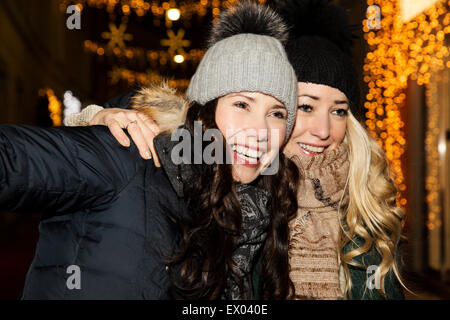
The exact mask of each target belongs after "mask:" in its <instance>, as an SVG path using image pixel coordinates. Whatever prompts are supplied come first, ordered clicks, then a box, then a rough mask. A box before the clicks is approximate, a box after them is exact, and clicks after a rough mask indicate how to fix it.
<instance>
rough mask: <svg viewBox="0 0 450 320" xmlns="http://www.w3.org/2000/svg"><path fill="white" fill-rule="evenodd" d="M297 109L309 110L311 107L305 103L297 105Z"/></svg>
mask: <svg viewBox="0 0 450 320" xmlns="http://www.w3.org/2000/svg"><path fill="white" fill-rule="evenodd" d="M298 110H301V111H303V112H308V113H309V112H311V111H312V107H311V106H310V105H307V104H302V105H300V106H298Z"/></svg>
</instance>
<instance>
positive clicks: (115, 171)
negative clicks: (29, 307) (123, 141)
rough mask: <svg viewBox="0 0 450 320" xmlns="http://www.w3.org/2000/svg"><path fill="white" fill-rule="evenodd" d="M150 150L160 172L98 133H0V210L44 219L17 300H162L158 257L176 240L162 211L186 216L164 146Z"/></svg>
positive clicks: (4, 129)
mask: <svg viewBox="0 0 450 320" xmlns="http://www.w3.org/2000/svg"><path fill="white" fill-rule="evenodd" d="M155 143H156V147H157V149H158V150H159V151H162V152H161V157H160V158H161V161H163V163H164V165H165V169H161V168H156V167H155V166H154V165H153V162H152V161H144V160H143V159H141V157H140V156H139V153H138V151H137V150H136V148H135V146H134V145H132V146H131V147H130V148H122V147H120V146H119V144H118V143H117V142H116V141H115V139H114V138H113V136H112V135H111V134H110V133H109V131H108V129H107V128H106V127H98V126H96V127H84V128H52V129H42V128H33V127H26V126H10V125H3V126H0V207H1V208H2V209H6V210H10V211H31V212H36V211H43V212H46V216H45V217H44V219H43V220H42V222H41V223H40V226H39V231H40V237H39V241H38V244H37V249H36V254H35V257H34V260H33V262H32V265H31V267H30V269H29V271H28V274H27V278H26V283H25V288H24V291H23V298H24V299H167V298H169V297H168V293H167V288H168V286H169V278H168V274H167V271H166V266H165V260H164V259H163V257H162V256H161V255H160V254H162V255H167V256H171V255H172V254H173V252H174V250H176V248H177V245H176V244H177V243H179V239H178V233H177V232H176V231H175V226H174V224H173V222H172V221H171V220H170V219H169V218H168V217H167V215H166V214H165V212H167V210H169V211H170V212H171V213H172V214H175V215H179V216H180V217H181V216H185V214H186V212H185V207H184V202H183V199H182V192H181V191H182V185H180V182H178V180H177V178H176V176H174V173H175V172H176V171H177V170H175V168H170V166H173V165H171V162H170V161H166V157H165V156H164V154H168V152H167V151H168V148H170V145H171V141H170V138H169V137H167V136H161V137H160V138H158V139H157V140H156V141H155ZM169 177H170V178H169ZM171 181H172V182H171ZM174 184H175V185H174ZM180 190H181V191H180ZM177 192H178V194H177ZM158 251H159V252H158ZM69 266H77V267H79V270H80V276H81V277H80V284H81V288H80V289H77V288H72V289H70V287H71V286H70V285H69V286H68V285H67V280H68V279H69V277H70V276H72V275H74V274H75V273H74V271H73V269H70V268H69ZM68 268H69V269H68ZM72 280H73V278H71V279H69V282H72ZM72 283H76V282H72ZM72 287H73V286H72Z"/></svg>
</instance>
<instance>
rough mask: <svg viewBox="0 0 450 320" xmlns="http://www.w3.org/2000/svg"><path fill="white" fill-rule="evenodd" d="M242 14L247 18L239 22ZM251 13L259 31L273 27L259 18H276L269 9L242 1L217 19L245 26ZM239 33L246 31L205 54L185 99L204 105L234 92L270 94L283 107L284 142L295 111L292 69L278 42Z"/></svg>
mask: <svg viewBox="0 0 450 320" xmlns="http://www.w3.org/2000/svg"><path fill="white" fill-rule="evenodd" d="M261 10H263V11H264V12H265V13H267V12H270V15H267V14H265V15H261ZM244 12H245V15H246V19H242V15H243V13H244ZM252 12H253V13H254V14H253V16H254V17H255V20H254V21H256V20H258V21H257V25H258V27H260V28H261V26H262V25H271V24H272V25H273V20H271V21H269V22H264V21H261V17H262V16H263V17H264V16H266V17H274V16H276V17H277V18H278V16H277V15H276V14H275V13H274V12H273V11H272V10H271V9H270V8H268V7H263V6H262V5H255V4H254V3H253V4H250V5H249V4H248V3H246V2H244V3H241V4H240V5H238V7H237V8H236V10H234V11H229V12H226V13H225V14H224V15H222V16H221V18H220V19H231V20H233V19H234V20H233V22H236V19H237V20H245V23H246V24H247V25H246V26H248V24H251V22H252V20H251V18H252ZM238 22H240V21H238ZM277 23H278V22H277ZM280 23H281V20H280ZM219 26H220V22H219ZM234 27H235V28H237V29H239V28H240V27H241V25H240V24H239V23H237V24H235V25H234ZM282 27H284V25H283V26H282ZM280 29H282V28H280ZM242 30H243V31H247V32H245V33H242V32H240V33H239V32H236V30H234V31H233V32H234V34H233V35H231V36H229V37H225V38H224V39H222V40H220V41H218V42H216V43H214V44H213V45H212V46H211V47H210V48H209V49H208V50H207V51H206V53H205V55H204V57H203V59H202V61H201V62H200V65H199V66H198V68H197V71H196V72H195V74H194V76H193V77H192V79H191V82H190V84H189V87H188V90H187V92H186V97H187V98H188V99H189V100H190V101H196V102H198V103H200V104H205V103H207V102H208V101H211V100H213V99H216V98H219V97H222V96H224V95H226V94H229V93H233V92H242V91H257V92H262V93H265V94H268V95H271V96H273V97H275V98H276V99H278V100H279V101H281V102H282V103H283V104H284V105H285V107H286V110H287V121H286V129H287V130H286V140H287V139H288V137H289V134H290V132H291V130H292V127H293V125H294V122H295V117H296V111H297V78H296V76H295V72H294V69H293V68H292V66H291V64H290V63H289V60H288V58H287V55H286V52H285V49H284V48H283V45H282V43H281V42H280V41H279V40H277V39H276V38H274V37H272V36H269V35H264V34H255V33H251V30H248V29H245V28H241V31H242ZM213 31H214V30H213ZM237 31H239V30H237ZM216 34H217V30H216ZM266 34H270V33H266Z"/></svg>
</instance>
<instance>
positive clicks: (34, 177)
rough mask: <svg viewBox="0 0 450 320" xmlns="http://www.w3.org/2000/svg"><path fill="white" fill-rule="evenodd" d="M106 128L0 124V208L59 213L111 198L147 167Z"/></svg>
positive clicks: (133, 151) (79, 208) (84, 207)
mask: <svg viewBox="0 0 450 320" xmlns="http://www.w3.org/2000/svg"><path fill="white" fill-rule="evenodd" d="M143 162H144V161H143V160H142V159H141V158H140V157H139V156H138V154H137V150H136V147H135V146H134V145H132V146H131V148H128V149H125V148H122V147H120V146H119V145H118V144H117V142H116V141H115V140H114V139H113V138H112V137H111V135H110V134H109V133H108V131H107V129H106V128H105V127H100V126H93V127H78V128H66V127H58V128H50V129H44V128H37V127H30V126H13V125H0V208H2V209H6V210H11V211H41V210H42V211H43V210H45V211H51V212H54V213H56V214H62V213H67V212H73V211H76V210H82V209H88V208H93V207H96V206H98V205H101V204H105V203H108V202H109V201H111V199H113V197H115V196H116V195H117V193H118V192H120V190H121V189H122V188H123V187H124V186H125V185H126V184H127V183H128V181H129V180H130V179H131V178H132V177H133V176H134V175H135V174H136V173H137V172H138V170H139V168H140V167H142V166H143Z"/></svg>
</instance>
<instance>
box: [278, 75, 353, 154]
mask: <svg viewBox="0 0 450 320" xmlns="http://www.w3.org/2000/svg"><path fill="white" fill-rule="evenodd" d="M298 95H299V98H298V110H297V119H296V121H295V126H294V129H293V131H292V135H291V138H290V139H289V141H288V143H287V145H286V148H285V150H286V151H287V152H289V153H291V154H294V155H306V156H315V155H318V154H321V153H323V152H325V151H326V150H332V149H334V148H336V147H337V146H338V145H339V144H340V143H341V142H342V140H344V137H345V131H346V129H347V114H348V110H349V102H348V99H347V97H346V96H345V94H344V93H342V92H341V91H340V90H338V89H336V88H332V87H329V86H326V85H320V84H313V83H306V82H299V83H298Z"/></svg>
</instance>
